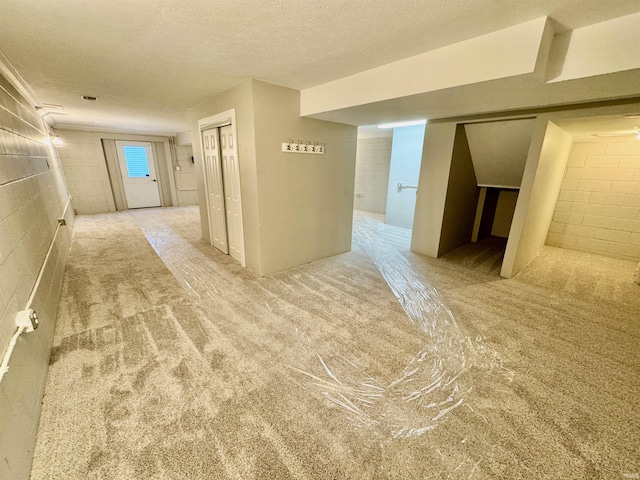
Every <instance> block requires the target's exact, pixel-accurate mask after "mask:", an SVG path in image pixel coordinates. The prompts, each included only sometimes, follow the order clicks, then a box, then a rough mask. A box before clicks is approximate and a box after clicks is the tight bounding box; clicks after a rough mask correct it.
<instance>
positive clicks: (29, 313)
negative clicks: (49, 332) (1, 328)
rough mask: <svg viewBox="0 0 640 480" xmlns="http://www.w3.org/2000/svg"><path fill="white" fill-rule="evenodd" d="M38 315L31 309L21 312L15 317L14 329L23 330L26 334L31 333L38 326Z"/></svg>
mask: <svg viewBox="0 0 640 480" xmlns="http://www.w3.org/2000/svg"><path fill="white" fill-rule="evenodd" d="M39 323H40V322H39V321H38V314H37V313H36V311H35V310H34V309H33V308H28V309H27V310H21V311H19V312H18V315H16V327H18V328H24V331H25V332H26V333H29V332H33V331H34V330H35V329H36V328H38V325H39Z"/></svg>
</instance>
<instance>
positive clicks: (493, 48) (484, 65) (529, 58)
mask: <svg viewBox="0 0 640 480" xmlns="http://www.w3.org/2000/svg"><path fill="white" fill-rule="evenodd" d="M551 35H552V32H551V30H550V27H549V25H548V22H547V18H546V17H543V18H538V19H536V20H531V21H529V22H526V23H523V24H520V25H516V26H513V27H509V28H505V29H503V30H499V31H497V32H492V33H488V34H486V35H482V36H479V37H476V38H472V39H470V40H466V41H463V42H460V43H456V44H454V45H448V46H446V47H442V48H439V49H436V50H432V51H430V52H426V53H422V54H420V55H416V56H413V57H410V58H406V59H403V60H399V61H397V62H393V63H390V64H387V65H383V66H381V67H377V68H374V69H371V70H367V71H365V72H360V73H357V74H355V75H352V76H349V77H346V78H341V79H339V80H335V81H332V82H328V83H325V84H322V85H318V86H315V87H311V88H308V89H305V90H303V91H302V95H301V107H302V108H301V114H302V115H313V114H318V113H321V112H327V111H332V110H338V109H342V108H347V107H351V106H354V105H364V104H368V103H372V102H380V101H383V100H388V99H392V98H400V97H407V96H410V95H416V94H419V93H424V92H432V91H436V90H442V89H446V88H451V87H456V86H460V85H469V84H473V83H479V82H485V81H488V80H492V79H499V78H505V77H512V76H517V75H524V74H528V73H533V72H534V71H535V69H536V66H537V65H538V62H539V57H540V56H545V55H546V52H545V53H543V54H542V55H541V49H542V48H541V46H542V45H546V43H545V42H544V39H545V38H546V37H547V36H551Z"/></svg>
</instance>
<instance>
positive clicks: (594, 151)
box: [547, 137, 640, 261]
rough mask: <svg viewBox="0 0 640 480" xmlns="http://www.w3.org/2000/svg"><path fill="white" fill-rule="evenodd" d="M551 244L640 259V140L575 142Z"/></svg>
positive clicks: (555, 211) (566, 172) (606, 139)
mask: <svg viewBox="0 0 640 480" xmlns="http://www.w3.org/2000/svg"><path fill="white" fill-rule="evenodd" d="M547 244H548V245H553V246H556V247H563V248H570V249H575V250H583V251H588V252H592V253H597V254H600V255H607V256H613V257H618V258H624V259H628V260H634V261H638V260H639V259H640V140H638V139H636V138H635V137H614V138H599V139H594V140H589V141H577V142H574V144H573V147H572V150H571V155H570V156H569V161H568V164H567V168H566V170H565V172H564V179H563V182H562V186H561V189H560V196H559V197H558V201H557V203H556V206H555V210H554V216H553V221H552V222H551V226H550V229H549V234H548V235H547Z"/></svg>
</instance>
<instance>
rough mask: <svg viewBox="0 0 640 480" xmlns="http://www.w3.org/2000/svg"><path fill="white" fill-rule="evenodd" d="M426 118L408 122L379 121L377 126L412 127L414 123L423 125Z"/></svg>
mask: <svg viewBox="0 0 640 480" xmlns="http://www.w3.org/2000/svg"><path fill="white" fill-rule="evenodd" d="M426 123H427V121H426V120H410V121H408V122H394V123H381V124H380V125H378V128H400V127H412V126H414V125H424V124H426Z"/></svg>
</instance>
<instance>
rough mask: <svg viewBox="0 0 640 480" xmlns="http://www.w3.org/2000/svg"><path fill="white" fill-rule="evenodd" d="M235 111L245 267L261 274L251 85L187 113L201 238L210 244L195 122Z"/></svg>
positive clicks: (199, 142)
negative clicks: (228, 111) (194, 166)
mask: <svg viewBox="0 0 640 480" xmlns="http://www.w3.org/2000/svg"><path fill="white" fill-rule="evenodd" d="M231 109H235V111H236V131H237V133H238V138H237V142H238V162H239V164H240V192H241V195H242V224H243V228H244V249H245V261H246V267H247V268H248V269H250V270H252V271H254V272H260V271H261V268H262V267H261V252H260V240H259V239H260V230H259V227H260V219H259V217H258V186H257V178H256V162H255V155H256V154H255V151H256V147H255V134H254V114H253V82H251V81H249V82H245V83H243V84H241V85H239V86H237V87H235V88H232V89H231V90H228V91H227V92H224V93H222V94H220V95H218V96H216V97H215V98H212V99H210V100H208V101H205V102H202V103H200V104H198V105H196V106H194V107H192V108H190V109H189V110H188V112H187V118H188V119H189V123H190V125H191V132H192V139H193V156H194V158H195V161H196V186H197V189H198V203H199V205H200V223H201V226H202V237H203V238H204V239H205V240H206V241H208V242H210V241H211V238H210V235H209V218H208V215H207V210H206V208H205V205H206V199H205V188H204V172H203V163H202V137H201V135H200V133H199V127H198V120H200V119H203V118H206V117H210V116H212V115H215V114H218V113H222V112H225V111H227V110H231Z"/></svg>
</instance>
